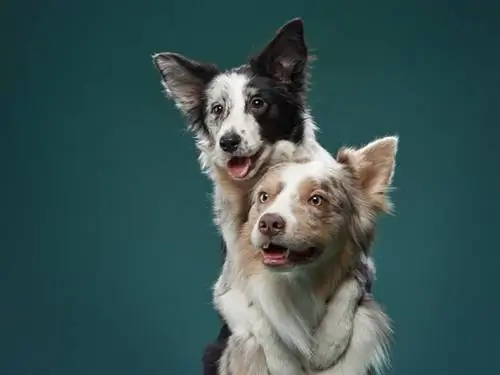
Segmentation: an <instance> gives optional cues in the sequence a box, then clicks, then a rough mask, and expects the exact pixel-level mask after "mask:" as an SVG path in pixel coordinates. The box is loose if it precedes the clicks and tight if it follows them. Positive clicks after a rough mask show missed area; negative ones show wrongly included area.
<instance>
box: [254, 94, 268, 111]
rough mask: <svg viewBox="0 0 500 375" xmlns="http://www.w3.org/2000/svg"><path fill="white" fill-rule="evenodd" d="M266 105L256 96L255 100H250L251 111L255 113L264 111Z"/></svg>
mask: <svg viewBox="0 0 500 375" xmlns="http://www.w3.org/2000/svg"><path fill="white" fill-rule="evenodd" d="M266 104H267V103H266V102H265V101H264V99H262V98H261V97H258V96H256V97H255V98H252V100H251V102H250V105H251V107H252V109H253V110H255V111H260V110H262V109H264V108H265V106H266Z"/></svg>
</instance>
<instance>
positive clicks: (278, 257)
mask: <svg viewBox="0 0 500 375" xmlns="http://www.w3.org/2000/svg"><path fill="white" fill-rule="evenodd" d="M263 255H264V263H265V264H270V265H282V264H285V263H286V255H285V254H284V253H283V254H272V253H264V254H263Z"/></svg>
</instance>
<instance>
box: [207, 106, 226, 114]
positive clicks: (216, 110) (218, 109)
mask: <svg viewBox="0 0 500 375" xmlns="http://www.w3.org/2000/svg"><path fill="white" fill-rule="evenodd" d="M222 111H224V107H223V106H222V104H214V105H213V106H212V108H211V109H210V112H211V113H213V114H214V115H217V116H218V115H220V114H221V113H222Z"/></svg>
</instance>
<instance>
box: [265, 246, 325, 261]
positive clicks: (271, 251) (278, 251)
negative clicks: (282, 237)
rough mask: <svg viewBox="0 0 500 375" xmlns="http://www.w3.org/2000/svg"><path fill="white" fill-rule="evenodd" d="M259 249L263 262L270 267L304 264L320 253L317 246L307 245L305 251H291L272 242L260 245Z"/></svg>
mask: <svg viewBox="0 0 500 375" xmlns="http://www.w3.org/2000/svg"><path fill="white" fill-rule="evenodd" d="M261 251H262V258H263V262H264V264H265V265H266V266H270V267H282V266H286V265H293V264H306V263H309V262H311V261H313V260H314V259H316V258H317V257H318V256H319V255H320V254H321V250H320V249H319V248H317V247H309V248H307V249H306V250H305V251H293V250H290V249H289V248H286V247H284V246H281V245H277V244H273V243H270V244H266V245H264V246H262V249H261Z"/></svg>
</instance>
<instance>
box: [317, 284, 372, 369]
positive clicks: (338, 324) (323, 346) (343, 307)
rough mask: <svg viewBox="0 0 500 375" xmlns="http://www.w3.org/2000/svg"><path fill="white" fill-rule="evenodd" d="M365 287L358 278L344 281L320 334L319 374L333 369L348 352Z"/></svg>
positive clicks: (318, 349) (322, 322)
mask: <svg viewBox="0 0 500 375" xmlns="http://www.w3.org/2000/svg"><path fill="white" fill-rule="evenodd" d="M363 289H364V286H363V284H361V283H360V282H359V281H358V280H357V279H356V278H355V277H352V278H350V279H347V280H346V281H344V282H343V283H342V284H341V285H340V287H339V289H338V291H337V292H336V293H335V295H334V296H333V298H332V300H331V301H330V302H329V304H328V306H327V311H326V314H325V316H324V317H323V320H322V321H321V324H320V325H319V327H318V329H317V331H316V334H315V335H314V342H315V350H314V351H313V356H312V359H311V368H312V369H313V370H315V371H319V370H325V369H327V368H329V367H331V366H332V364H334V363H335V362H336V361H337V360H338V359H339V358H340V356H341V355H342V354H343V353H344V352H345V350H346V348H347V347H348V345H349V341H350V340H351V337H352V333H353V320H354V315H355V313H356V310H357V308H358V305H359V302H360V299H361V297H362V295H363V292H364V290H363Z"/></svg>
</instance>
